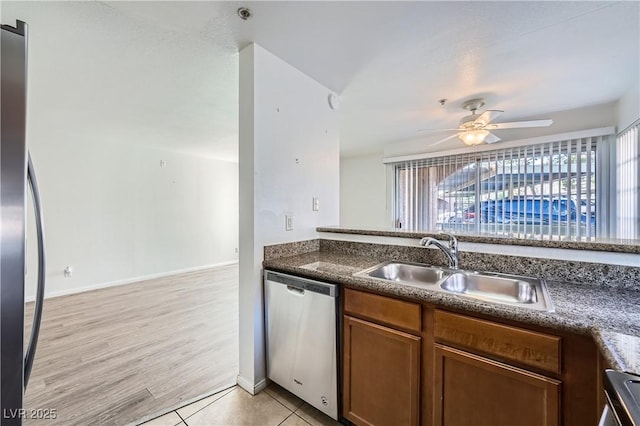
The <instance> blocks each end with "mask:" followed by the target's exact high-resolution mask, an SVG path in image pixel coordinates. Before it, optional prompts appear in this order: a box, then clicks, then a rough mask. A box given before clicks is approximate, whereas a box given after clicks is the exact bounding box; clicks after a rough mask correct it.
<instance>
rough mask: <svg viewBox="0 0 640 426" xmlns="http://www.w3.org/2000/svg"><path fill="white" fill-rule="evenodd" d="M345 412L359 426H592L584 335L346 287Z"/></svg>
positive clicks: (591, 376) (593, 392) (594, 393)
mask: <svg viewBox="0 0 640 426" xmlns="http://www.w3.org/2000/svg"><path fill="white" fill-rule="evenodd" d="M343 318H344V330H343V375H342V377H343V415H344V417H345V418H346V419H348V420H350V421H351V422H353V423H355V424H357V425H377V426H384V425H394V426H395V425H407V424H409V425H416V424H418V423H420V424H421V425H424V426H431V425H437V426H457V425H474V426H476V425H477V426H482V425H487V426H489V425H491V426H501V425H505V426H507V425H508V426H511V425H518V426H527V425H536V426H544V425H547V426H552V425H560V424H562V425H564V426H584V425H589V424H597V420H598V413H599V410H600V407H601V405H602V401H599V400H598V381H597V379H598V377H599V375H600V374H601V371H600V370H599V369H598V362H597V349H596V347H595V344H594V343H593V340H592V339H591V338H590V337H588V336H582V335H579V334H575V333H570V332H564V331H556V330H548V329H546V328H544V327H538V326H532V325H527V326H521V324H520V323H519V322H516V321H511V320H506V319H501V320H494V319H493V318H490V317H486V316H483V315H467V314H464V313H454V312H449V311H446V310H441V309H436V308H435V306H433V305H431V304H428V303H415V302H411V301H407V300H402V299H396V298H394V297H388V296H382V295H379V294H372V293H368V292H362V291H358V290H353V289H348V288H347V289H345V290H344V316H343Z"/></svg>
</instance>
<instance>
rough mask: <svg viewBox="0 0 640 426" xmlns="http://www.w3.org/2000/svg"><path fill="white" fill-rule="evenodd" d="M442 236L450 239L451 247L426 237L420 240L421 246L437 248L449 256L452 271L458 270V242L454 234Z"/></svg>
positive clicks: (443, 234)
mask: <svg viewBox="0 0 640 426" xmlns="http://www.w3.org/2000/svg"><path fill="white" fill-rule="evenodd" d="M440 235H442V236H446V237H449V245H448V247H447V246H445V245H444V244H443V243H442V241H440V240H437V239H435V238H431V237H424V238H423V239H421V240H420V245H421V246H424V247H429V246H436V247H437V248H439V249H440V251H441V252H442V253H443V254H444V255H445V256H447V260H449V267H450V268H452V269H458V263H459V262H458V240H457V238H456V237H455V236H454V235H453V234H449V233H442V234H440Z"/></svg>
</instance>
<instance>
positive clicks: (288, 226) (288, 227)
mask: <svg viewBox="0 0 640 426" xmlns="http://www.w3.org/2000/svg"><path fill="white" fill-rule="evenodd" d="M284 229H285V231H293V216H292V215H290V214H287V215H285V216H284Z"/></svg>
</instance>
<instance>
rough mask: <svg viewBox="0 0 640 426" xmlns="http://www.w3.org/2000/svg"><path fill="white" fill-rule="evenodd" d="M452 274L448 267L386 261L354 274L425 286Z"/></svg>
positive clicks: (432, 284)
mask: <svg viewBox="0 0 640 426" xmlns="http://www.w3.org/2000/svg"><path fill="white" fill-rule="evenodd" d="M451 274H452V272H450V271H449V270H447V269H444V268H438V267H434V266H427V265H422V264H419V263H408V262H385V263H382V264H380V265H376V266H374V267H372V268H369V269H366V270H364V271H362V272H358V273H357V274H354V275H356V276H361V277H367V278H377V279H381V280H385V281H395V282H401V283H405V284H411V285H417V286H420V287H423V286H434V285H436V284H438V283H440V282H441V281H442V280H443V279H444V278H446V277H448V276H450V275H451Z"/></svg>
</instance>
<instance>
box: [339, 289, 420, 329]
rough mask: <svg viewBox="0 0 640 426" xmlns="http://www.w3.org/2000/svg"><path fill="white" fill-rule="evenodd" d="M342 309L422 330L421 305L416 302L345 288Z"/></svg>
mask: <svg viewBox="0 0 640 426" xmlns="http://www.w3.org/2000/svg"><path fill="white" fill-rule="evenodd" d="M344 311H345V313H349V314H351V315H355V316H359V317H362V318H366V319H370V320H372V321H377V322H380V323H383V324H386V325H390V326H393V327H397V328H401V329H404V330H408V331H413V332H416V333H420V330H422V326H421V324H422V322H421V317H422V316H421V306H420V305H419V304H417V303H411V302H405V301H404V300H397V299H392V298H390V297H385V296H379V295H377V294H371V293H364V292H361V291H357V290H351V289H348V288H346V289H345V290H344Z"/></svg>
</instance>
